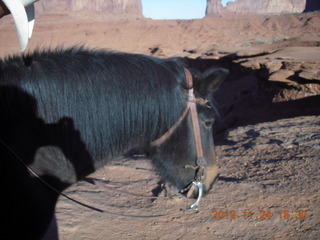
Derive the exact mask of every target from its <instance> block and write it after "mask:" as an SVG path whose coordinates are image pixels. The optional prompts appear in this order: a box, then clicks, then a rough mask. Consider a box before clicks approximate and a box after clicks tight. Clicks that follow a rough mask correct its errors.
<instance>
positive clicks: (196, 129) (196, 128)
mask: <svg viewBox="0 0 320 240" xmlns="http://www.w3.org/2000/svg"><path fill="white" fill-rule="evenodd" d="M184 72H185V75H186V78H187V82H188V85H189V87H190V86H192V84H193V80H192V75H191V73H190V71H189V70H188V69H186V68H185V69H184ZM193 89H194V88H193V87H190V88H189V91H188V97H189V99H188V108H189V109H190V114H191V121H192V127H193V133H194V140H195V143H196V150H197V158H203V151H202V142H201V132H200V125H199V117H198V112H197V104H196V103H197V99H196V97H195V95H194V92H193ZM201 100H204V99H201Z"/></svg>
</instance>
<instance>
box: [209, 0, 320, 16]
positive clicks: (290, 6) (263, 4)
mask: <svg viewBox="0 0 320 240" xmlns="http://www.w3.org/2000/svg"><path fill="white" fill-rule="evenodd" d="M311 1H314V2H315V1H317V0H237V1H236V2H229V3H228V4H227V6H226V7H223V6H222V4H221V0H207V10H206V17H217V16H228V15H247V14H249V15H250V14H261V15H265V14H266V15H268V14H288V13H302V12H304V11H305V10H306V9H307V7H308V6H310V2H311ZM318 5H319V6H318V9H319V8H320V4H319V3H318ZM313 8H315V7H313ZM313 10H316V9H313Z"/></svg>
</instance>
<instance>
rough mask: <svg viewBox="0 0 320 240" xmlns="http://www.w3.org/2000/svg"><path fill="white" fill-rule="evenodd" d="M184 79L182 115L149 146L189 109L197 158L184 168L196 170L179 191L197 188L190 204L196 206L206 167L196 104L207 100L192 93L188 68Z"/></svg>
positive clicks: (156, 143)
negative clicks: (195, 196) (184, 90)
mask: <svg viewBox="0 0 320 240" xmlns="http://www.w3.org/2000/svg"><path fill="white" fill-rule="evenodd" d="M184 72H185V75H186V80H187V83H188V87H189V90H188V103H187V107H186V109H185V110H184V111H183V113H182V115H181V116H180V118H179V119H178V121H177V122H176V123H175V124H174V125H173V126H172V127H171V128H170V129H169V130H168V131H167V132H166V133H165V134H164V135H162V136H161V137H160V138H158V139H156V140H154V141H153V142H151V143H150V144H151V146H158V145H160V144H162V143H163V142H165V141H166V140H167V139H168V138H169V137H170V136H171V135H172V133H173V132H174V131H175V130H176V128H177V127H178V126H179V125H180V124H181V122H182V121H183V120H184V119H185V117H186V116H187V113H188V112H189V111H190V114H191V121H192V127H193V135H194V140H195V144H196V152H197V159H196V161H195V163H196V165H195V166H190V165H186V166H185V168H192V169H194V170H195V171H196V173H195V178H194V181H192V183H191V184H189V185H188V187H186V188H185V189H183V190H182V191H181V192H182V193H185V192H187V191H189V190H190V189H191V188H192V187H197V188H198V198H197V201H196V202H195V203H194V204H192V205H191V206H190V208H197V207H198V205H199V202H200V200H201V197H202V194H203V180H204V179H205V172H206V168H207V160H206V159H205V158H204V156H203V150H202V143H201V132H200V125H199V117H198V113H197V104H201V105H204V104H206V103H207V102H208V100H207V99H204V98H196V97H195V95H194V88H193V79H192V75H191V73H190V71H189V70H188V69H186V68H185V69H184Z"/></svg>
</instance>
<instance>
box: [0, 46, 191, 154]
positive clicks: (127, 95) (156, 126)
mask: <svg viewBox="0 0 320 240" xmlns="http://www.w3.org/2000/svg"><path fill="white" fill-rule="evenodd" d="M182 68H183V66H181V64H179V63H178V62H177V61H176V60H175V59H169V60H160V59H156V58H152V57H147V56H144V55H138V54H128V53H115V52H106V51H103V50H90V51H88V50H85V49H83V48H82V47H80V48H70V49H67V50H63V49H56V50H55V51H43V52H40V51H38V52H35V53H34V54H32V55H26V56H24V57H21V56H16V57H11V58H9V59H7V60H5V61H1V62H0V71H1V78H0V79H1V82H0V84H1V87H4V86H6V85H8V86H15V87H17V88H19V89H21V90H22V91H24V92H25V93H26V94H28V95H30V96H32V97H34V98H35V99H36V102H37V105H36V107H37V109H34V111H37V112H36V113H35V114H36V115H37V117H39V118H41V119H43V120H45V122H46V123H56V122H59V120H61V119H64V118H66V117H67V118H70V119H72V120H73V121H74V128H75V129H77V130H78V131H79V132H81V137H82V140H83V142H84V143H85V145H86V147H87V149H88V151H89V152H90V154H91V156H92V157H95V158H96V157H98V158H104V157H106V155H105V154H106V150H108V151H109V152H108V154H111V157H112V156H113V155H117V154H118V153H119V150H121V151H122V150H123V149H125V148H127V147H128V146H132V144H135V143H137V139H139V136H141V135H143V139H144V141H147V142H150V141H152V140H154V139H155V138H157V137H158V136H159V135H160V134H161V133H163V132H165V131H166V130H167V129H168V127H170V126H171V125H173V123H174V122H175V121H176V120H177V119H178V118H179V116H180V114H181V111H182V110H183V108H184V105H185V102H186V98H185V96H182V94H181V87H185V76H184V73H183V70H182ZM6 98H7V99H6V101H7V104H9V106H8V109H9V108H12V104H13V103H14V102H15V101H16V96H15V95H14V94H13V95H12V96H10V95H9V94H6ZM20 103H21V104H23V102H20ZM26 104H27V103H26ZM10 106H11V107H10ZM20 108H21V109H25V107H24V106H20ZM12 111H16V110H15V109H12ZM84 113H85V114H84ZM56 134H59V131H57V132H56ZM146 135H147V136H148V137H147V138H146V137H145V136H146ZM101 138H103V139H104V140H103V141H101ZM146 139H147V140H146ZM132 140H133V142H130V141H132ZM139 144H141V143H139Z"/></svg>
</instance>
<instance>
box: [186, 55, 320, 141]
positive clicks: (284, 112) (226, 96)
mask: <svg viewBox="0 0 320 240" xmlns="http://www.w3.org/2000/svg"><path fill="white" fill-rule="evenodd" d="M233 60H234V57H232V56H231V55H230V56H227V57H225V58H221V59H220V60H212V59H189V58H183V61H184V62H185V63H186V64H187V65H188V66H189V67H191V68H195V69H197V70H199V71H204V70H205V69H207V68H209V67H223V68H226V69H228V70H230V76H229V77H228V78H227V80H226V81H225V82H224V84H223V85H222V86H221V88H220V89H219V90H218V92H217V93H216V94H215V101H216V103H217V106H218V110H219V113H220V117H219V119H218V120H217V121H216V124H215V127H214V137H215V140H216V141H219V140H220V139H221V138H223V135H224V132H225V131H226V130H227V129H230V128H235V127H239V126H246V125H253V124H257V123H262V122H270V121H276V120H278V119H284V118H293V117H298V116H311V115H319V114H320V107H319V102H320V95H316V96H309V97H305V98H302V99H293V100H290V101H282V102H277V101H275V96H279V95H280V96H282V97H283V99H285V98H286V96H285V94H290V92H295V91H303V90H301V89H298V88H296V87H293V86H289V85H287V84H285V83H280V82H271V81H268V78H269V74H268V72H267V71H266V69H259V70H253V69H251V68H246V67H244V66H242V65H241V64H239V63H235V62H233ZM307 83H310V82H307ZM305 84H306V83H305ZM312 84H316V83H314V82H313V83H312ZM305 95H306V96H307V94H305ZM287 98H290V96H288V97H287Z"/></svg>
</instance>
